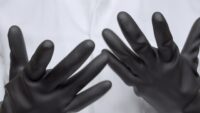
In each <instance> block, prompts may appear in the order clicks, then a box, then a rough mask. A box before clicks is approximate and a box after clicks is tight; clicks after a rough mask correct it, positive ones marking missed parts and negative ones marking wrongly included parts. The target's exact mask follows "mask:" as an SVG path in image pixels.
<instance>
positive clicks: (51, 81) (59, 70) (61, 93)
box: [0, 26, 111, 113]
mask: <svg viewBox="0 0 200 113" xmlns="http://www.w3.org/2000/svg"><path fill="white" fill-rule="evenodd" d="M8 38H9V45H10V50H11V53H10V58H11V65H10V66H11V67H10V81H9V83H8V84H7V85H6V86H5V88H6V89H5V90H6V94H5V98H4V100H3V104H2V108H1V111H0V113H71V112H78V111H79V110H81V109H83V108H84V107H86V106H88V105H89V104H91V103H92V102H94V101H95V100H97V99H98V98H100V97H101V96H102V95H104V94H105V93H106V92H107V91H108V90H109V89H110V88H111V82H109V81H104V82H101V83H99V84H97V85H95V86H93V87H91V88H89V89H87V90H85V91H82V92H80V91H81V90H82V89H83V88H84V87H85V86H86V85H87V84H88V83H89V82H90V81H91V80H92V79H93V78H94V77H95V76H96V75H97V74H98V73H99V72H100V71H101V70H102V69H103V67H104V66H105V65H106V63H107V55H106V54H100V55H99V56H97V57H96V58H95V59H94V60H93V61H92V62H90V63H89V64H88V65H87V66H86V67H85V68H83V69H82V70H81V71H79V72H77V73H76V74H74V75H73V76H72V74H73V73H74V72H75V71H76V70H77V69H78V68H79V67H80V66H81V65H82V64H83V63H84V61H85V60H86V59H87V58H88V57H89V55H90V54H91V53H92V51H93V49H94V43H93V42H92V41H91V40H86V41H83V42H82V43H80V44H79V45H78V46H77V47H76V48H75V49H74V50H73V51H72V52H71V53H70V54H69V55H68V56H67V57H65V58H64V59H63V60H62V61H61V62H60V63H59V64H58V65H56V66H55V67H54V68H53V69H50V70H46V68H47V65H48V63H49V62H50V60H51V57H52V55H53V50H54V45H53V43H52V42H51V41H49V40H46V41H44V42H42V43H41V44H40V45H39V47H38V48H37V50H36V52H35V53H34V55H33V56H32V58H31V60H30V61H28V58H27V53H26V48H25V44H24V40H23V36H22V33H21V31H20V29H19V28H18V27H17V26H13V27H11V28H10V30H9V33H8ZM61 49H63V48H61Z"/></svg>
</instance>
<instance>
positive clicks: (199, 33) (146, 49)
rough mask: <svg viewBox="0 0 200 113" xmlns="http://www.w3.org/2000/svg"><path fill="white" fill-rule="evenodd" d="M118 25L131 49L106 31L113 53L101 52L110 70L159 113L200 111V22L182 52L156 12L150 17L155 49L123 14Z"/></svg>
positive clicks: (107, 41)
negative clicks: (199, 64) (107, 57)
mask: <svg viewBox="0 0 200 113" xmlns="http://www.w3.org/2000/svg"><path fill="white" fill-rule="evenodd" d="M118 22H119V25H120V27H121V30H122V32H123V34H124V36H125V38H126V39H127V41H128V42H129V44H130V46H131V48H132V49H129V48H128V47H127V46H126V45H125V44H124V43H123V42H122V41H121V40H120V38H119V37H118V36H117V35H116V34H115V33H114V32H113V31H111V30H109V29H105V30H104V31H103V37H104V40H105V41H106V43H107V44H108V46H109V47H110V49H111V50H112V52H113V53H111V52H109V51H108V50H104V52H105V53H107V54H108V55H109V65H110V67H111V68H112V69H113V70H114V71H115V72H116V73H117V74H118V75H119V76H120V77H121V78H122V80H124V82H125V83H126V84H127V85H129V86H132V87H134V90H135V93H136V94H137V95H138V96H140V97H142V98H143V99H144V100H146V101H147V102H148V103H149V104H150V105H152V106H153V107H154V108H155V109H156V110H157V111H158V112H159V113H197V112H198V111H200V100H199V99H200V97H199V94H198V91H199V80H198V78H199V75H198V72H197V65H198V57H197V56H198V53H199V45H200V19H198V20H197V21H196V22H195V23H194V25H193V27H192V29H191V32H190V34H189V36H188V39H187V41H186V43H185V46H184V48H183V50H182V51H181V52H179V49H178V47H177V46H176V44H175V42H174V41H173V38H172V35H171V33H170V30H169V27H168V24H167V22H166V20H165V18H164V16H163V15H162V14H161V13H159V12H157V13H154V14H153V17H152V23H153V29H154V34H155V38H156V42H157V46H158V48H155V47H152V46H151V45H150V43H149V42H148V40H147V39H146V37H145V35H144V33H142V31H141V30H140V29H139V27H138V26H137V24H136V23H135V21H134V20H133V19H132V18H131V16H130V15H129V14H127V13H126V12H121V13H119V15H118ZM133 50H134V51H133ZM195 106H196V107H195ZM198 106H199V107H198ZM186 110H187V111H190V112H187V111H186ZM198 113H199V112H198Z"/></svg>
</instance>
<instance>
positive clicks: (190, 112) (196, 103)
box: [184, 91, 200, 113]
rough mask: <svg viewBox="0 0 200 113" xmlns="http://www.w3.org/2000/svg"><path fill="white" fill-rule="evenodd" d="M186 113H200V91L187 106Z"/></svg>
mask: <svg viewBox="0 0 200 113" xmlns="http://www.w3.org/2000/svg"><path fill="white" fill-rule="evenodd" d="M184 113H200V91H198V94H197V95H196V97H195V98H194V99H193V100H192V101H191V103H189V104H188V105H187V107H185V109H184Z"/></svg>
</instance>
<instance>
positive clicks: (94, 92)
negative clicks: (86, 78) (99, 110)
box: [66, 81, 112, 113]
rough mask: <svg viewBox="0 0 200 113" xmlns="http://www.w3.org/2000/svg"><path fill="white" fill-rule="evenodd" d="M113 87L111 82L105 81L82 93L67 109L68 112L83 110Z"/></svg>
mask: <svg viewBox="0 0 200 113" xmlns="http://www.w3.org/2000/svg"><path fill="white" fill-rule="evenodd" d="M111 86H112V83H111V82H110V81H104V82H100V83H98V84H97V85H95V86H93V87H91V88H89V89H87V90H86V91H83V92H82V93H80V94H78V95H77V96H76V97H75V98H74V100H73V101H72V102H71V103H70V104H69V105H68V106H67V107H66V112H67V113H70V112H78V111H80V110H82V109H83V108H85V107H87V106H88V105H90V104H91V103H93V102H95V101H96V100H98V99H99V98H100V97H102V96H103V95H104V94H105V93H107V92H108V90H109V89H110V88H111Z"/></svg>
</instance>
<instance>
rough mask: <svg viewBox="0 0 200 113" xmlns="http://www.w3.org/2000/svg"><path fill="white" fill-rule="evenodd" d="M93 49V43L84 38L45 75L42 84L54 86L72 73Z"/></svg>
mask: <svg viewBox="0 0 200 113" xmlns="http://www.w3.org/2000/svg"><path fill="white" fill-rule="evenodd" d="M93 50H94V43H93V41H91V40H86V41H83V42H82V43H80V44H79V45H78V46H77V47H76V48H75V49H74V50H73V51H72V52H71V53H70V54H69V55H67V56H66V57H65V58H64V59H63V60H62V61H61V62H60V63H59V64H58V65H56V66H55V67H54V68H53V69H52V70H51V72H49V74H48V75H47V76H46V77H45V79H44V82H45V83H44V84H47V85H48V87H49V88H55V87H56V86H57V85H59V84H60V83H62V82H63V81H64V80H65V79H67V78H68V77H69V76H70V75H71V74H73V73H74V72H75V71H76V70H77V69H78V68H79V67H80V66H81V65H82V64H83V63H84V62H85V60H86V59H87V58H88V57H89V56H90V54H91V53H92V51H93Z"/></svg>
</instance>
